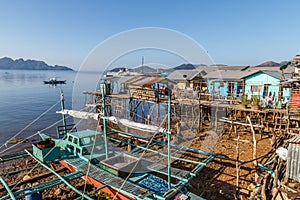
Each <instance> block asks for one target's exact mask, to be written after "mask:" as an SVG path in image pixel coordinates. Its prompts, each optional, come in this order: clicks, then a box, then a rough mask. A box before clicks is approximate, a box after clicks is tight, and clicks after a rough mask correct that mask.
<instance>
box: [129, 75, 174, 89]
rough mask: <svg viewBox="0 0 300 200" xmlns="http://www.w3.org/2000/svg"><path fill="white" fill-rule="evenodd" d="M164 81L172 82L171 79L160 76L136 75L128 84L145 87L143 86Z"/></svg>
mask: <svg viewBox="0 0 300 200" xmlns="http://www.w3.org/2000/svg"><path fill="white" fill-rule="evenodd" d="M163 81H166V82H171V81H170V80H169V79H167V78H165V77H160V76H136V77H134V78H132V79H130V80H128V81H126V84H127V85H133V86H140V87H143V86H147V85H152V84H155V83H159V82H163Z"/></svg>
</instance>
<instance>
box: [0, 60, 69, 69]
mask: <svg viewBox="0 0 300 200" xmlns="http://www.w3.org/2000/svg"><path fill="white" fill-rule="evenodd" d="M0 69H8V70H9V69H18V70H73V69H71V68H69V67H66V66H60V65H54V66H51V65H48V64H47V63H45V62H44V61H38V60H24V59H23V58H19V59H16V60H13V59H11V58H8V57H4V58H0Z"/></svg>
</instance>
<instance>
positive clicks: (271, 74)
mask: <svg viewBox="0 0 300 200" xmlns="http://www.w3.org/2000/svg"><path fill="white" fill-rule="evenodd" d="M262 72H263V73H265V74H268V75H270V76H273V77H274V78H277V79H281V73H280V72H278V71H269V70H262Z"/></svg>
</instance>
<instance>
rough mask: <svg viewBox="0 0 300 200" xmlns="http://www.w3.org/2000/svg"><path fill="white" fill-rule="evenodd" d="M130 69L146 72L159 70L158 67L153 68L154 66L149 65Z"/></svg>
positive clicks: (150, 72)
mask: <svg viewBox="0 0 300 200" xmlns="http://www.w3.org/2000/svg"><path fill="white" fill-rule="evenodd" d="M130 71H133V72H137V73H144V74H153V73H156V72H157V70H156V69H153V68H151V67H148V66H140V67H136V68H134V69H130Z"/></svg>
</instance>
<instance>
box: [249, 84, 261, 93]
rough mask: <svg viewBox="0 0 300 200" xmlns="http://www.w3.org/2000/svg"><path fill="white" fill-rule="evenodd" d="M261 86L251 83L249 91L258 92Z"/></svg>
mask: <svg viewBox="0 0 300 200" xmlns="http://www.w3.org/2000/svg"><path fill="white" fill-rule="evenodd" d="M260 91H261V86H258V85H251V92H260Z"/></svg>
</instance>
